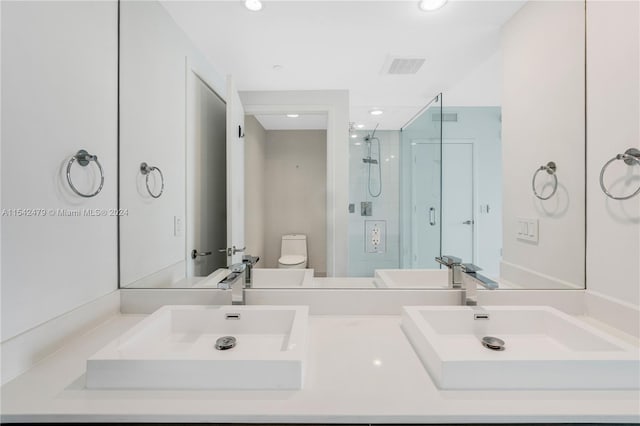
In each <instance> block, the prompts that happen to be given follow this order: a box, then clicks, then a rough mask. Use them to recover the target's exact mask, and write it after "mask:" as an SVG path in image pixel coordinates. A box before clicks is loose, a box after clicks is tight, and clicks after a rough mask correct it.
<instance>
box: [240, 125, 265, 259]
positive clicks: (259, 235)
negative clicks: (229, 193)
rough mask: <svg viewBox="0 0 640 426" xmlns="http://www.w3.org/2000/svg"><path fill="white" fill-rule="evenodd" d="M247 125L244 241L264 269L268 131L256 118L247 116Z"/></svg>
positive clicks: (245, 142)
mask: <svg viewBox="0 0 640 426" xmlns="http://www.w3.org/2000/svg"><path fill="white" fill-rule="evenodd" d="M245 126H246V128H245V138H244V170H245V174H244V176H245V178H244V181H245V183H246V185H245V193H244V205H245V209H246V212H245V224H244V230H245V231H244V234H245V242H246V243H247V253H248V254H251V255H253V256H260V258H261V260H260V262H258V263H257V264H256V268H265V267H266V266H265V261H266V259H265V257H264V256H265V248H264V232H265V227H264V224H265V217H264V215H265V211H264V208H265V204H264V198H265V194H264V190H265V176H264V169H265V162H264V158H265V157H264V156H265V153H264V150H265V144H266V142H267V132H266V131H265V130H264V128H263V127H262V125H261V124H260V122H258V120H257V119H256V118H255V117H254V116H253V115H248V116H247V117H246V118H245Z"/></svg>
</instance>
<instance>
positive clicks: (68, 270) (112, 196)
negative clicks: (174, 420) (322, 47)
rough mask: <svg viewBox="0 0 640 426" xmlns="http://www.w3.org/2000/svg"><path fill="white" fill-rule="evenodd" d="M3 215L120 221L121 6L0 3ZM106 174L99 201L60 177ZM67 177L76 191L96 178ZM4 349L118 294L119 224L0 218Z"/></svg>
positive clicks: (90, 176) (84, 3) (87, 3)
mask: <svg viewBox="0 0 640 426" xmlns="http://www.w3.org/2000/svg"><path fill="white" fill-rule="evenodd" d="M1 7H2V124H3V126H2V208H3V209H20V208H22V209H25V208H37V209H45V211H48V210H49V209H69V210H75V209H85V208H86V209H115V207H116V197H117V193H116V190H117V188H116V183H117V157H116V156H117V152H116V149H117V139H116V138H117V134H116V131H117V130H116V129H117V127H116V126H117V116H116V114H117V86H116V83H117V59H118V58H117V4H116V2H113V1H105V2H2V4H1ZM81 148H84V149H86V150H88V151H89V152H90V153H92V154H95V155H97V156H98V159H99V161H100V162H101V163H102V167H103V168H104V174H105V183H104V188H103V190H102V192H101V193H100V194H99V195H97V196H96V197H94V198H90V199H84V198H80V197H78V196H76V195H74V194H73V193H72V192H71V190H70V189H69V187H68V185H67V183H66V179H65V178H64V173H63V169H64V168H65V167H66V164H67V161H68V159H69V158H70V157H71V156H72V155H73V154H75V153H76V151H77V150H79V149H81ZM94 170H95V169H94V166H93V165H92V166H91V170H85V169H83V170H80V168H78V167H77V165H75V166H74V169H73V176H74V179H75V180H76V182H77V186H78V187H79V189H81V190H83V191H90V190H91V184H92V183H93V184H95V181H94V180H95V179H96V176H95V175H92V171H94ZM2 231H3V233H2V341H3V342H4V341H6V340H7V339H9V338H11V337H13V336H16V335H18V334H19V333H21V332H23V331H25V330H28V329H30V328H32V327H35V326H37V325H39V324H41V323H43V322H45V321H47V320H50V319H52V318H54V317H56V316H59V315H61V314H63V313H65V312H67V311H70V310H72V309H74V308H77V307H78V306H80V305H83V304H86V303H88V302H90V301H92V300H94V299H96V298H98V297H100V296H102V295H105V294H107V293H109V292H111V291H114V290H115V289H116V288H117V263H116V261H117V259H116V256H117V229H116V217H115V216H111V215H107V216H103V217H91V216H81V217H55V216H52V215H51V214H50V213H47V215H46V217H7V216H3V217H2Z"/></svg>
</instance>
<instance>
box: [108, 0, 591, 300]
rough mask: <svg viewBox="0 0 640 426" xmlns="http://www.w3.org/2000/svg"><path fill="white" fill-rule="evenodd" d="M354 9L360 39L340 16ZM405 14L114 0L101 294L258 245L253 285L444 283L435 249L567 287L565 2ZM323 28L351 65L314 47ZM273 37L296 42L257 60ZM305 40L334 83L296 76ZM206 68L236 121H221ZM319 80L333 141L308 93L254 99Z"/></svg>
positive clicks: (571, 31)
mask: <svg viewBox="0 0 640 426" xmlns="http://www.w3.org/2000/svg"><path fill="white" fill-rule="evenodd" d="M363 8H364V9H366V10H367V11H368V12H367V19H366V20H367V22H368V26H369V28H370V30H371V31H374V30H375V31H376V34H375V37H378V38H379V40H377V41H374V42H370V43H369V42H367V40H366V39H365V38H363V32H362V31H359V30H358V29H357V28H355V29H354V28H347V27H348V23H349V22H357V21H359V20H362V19H363V16H362V15H361V13H362V10H363ZM358 11H360V12H358ZM424 13H425V12H422V11H420V10H419V9H418V7H417V2H377V1H372V2H358V1H354V2H349V1H347V2H322V1H317V2H285V1H283V2H269V4H267V5H266V6H265V10H263V11H261V12H259V13H256V12H250V11H247V10H246V9H245V8H244V6H243V2H239V1H238V2H220V1H210V2H207V1H199V2H190V1H186V2H185V1H180V2H170V1H169V2H164V1H161V2H155V1H150V2H146V1H144V2H142V1H126V0H122V1H121V2H120V151H119V156H120V158H119V161H120V166H119V170H120V179H119V184H120V186H119V197H120V201H119V202H120V208H121V209H125V210H126V211H127V213H128V214H127V215H126V216H123V217H121V218H120V286H121V288H149V287H150V288H202V287H208V286H211V285H212V284H211V283H212V282H216V279H217V278H218V277H223V274H224V273H223V272H221V271H220V269H221V268H225V267H227V266H228V265H231V264H232V263H236V262H239V261H242V256H243V255H249V254H251V255H254V256H259V257H260V260H259V261H258V263H257V264H256V265H255V268H254V273H253V280H254V282H253V286H254V287H255V288H271V287H273V288H302V289H314V288H370V289H373V288H378V289H389V288H412V289H443V288H447V287H448V282H447V271H446V270H445V269H441V268H442V266H441V265H440V264H439V263H438V262H436V260H435V259H436V257H438V256H442V255H452V256H456V257H459V258H461V259H462V261H463V262H465V263H472V264H474V265H476V266H478V267H480V268H482V272H481V273H483V274H485V275H486V276H488V277H490V278H492V279H494V280H495V281H497V282H498V283H499V288H501V289H582V288H584V285H585V223H586V221H585V142H586V141H585V126H586V123H585V61H586V57H585V50H586V49H585V4H584V3H583V2H573V1H566V2H565V1H562V2H539V1H510V2H502V1H495V2H494V1H486V2H484V1H480V2H478V1H469V2H466V1H457V2H450V3H449V4H447V5H446V6H445V7H443V8H442V9H440V10H438V11H435V12H431V14H428V15H425V14H424ZM311 16H313V17H314V18H313V19H311V18H310V17H311ZM328 20H329V21H328ZM300 22H307V24H308V25H301V24H300ZM328 22H332V24H331V25H329V24H328ZM343 25H344V26H345V28H342V26H343ZM269 28H272V29H273V28H281V30H278V31H275V30H274V31H271V30H269ZM322 28H324V30H321V29H322ZM327 28H333V29H334V30H335V32H336V34H340V38H341V43H342V44H343V45H345V46H352V47H353V48H352V49H351V50H352V51H353V52H354V53H353V58H347V57H345V56H344V54H343V52H344V51H343V50H339V49H338V48H337V47H336V50H335V52H333V51H332V50H331V49H330V46H331V41H332V38H333V37H332V36H329V35H327V34H326V31H327ZM398 28H403V31H398ZM284 30H286V31H289V33H291V34H294V33H295V34H297V37H298V38H299V39H300V40H302V41H305V42H309V43H312V42H314V43H316V44H314V45H313V46H311V45H310V46H311V47H308V49H309V50H310V52H307V51H306V50H305V51H302V50H300V46H299V45H298V44H296V43H294V42H289V41H282V40H281V41H282V45H281V47H280V48H279V49H276V50H277V53H278V55H279V56H278V57H273V58H271V57H269V58H267V57H266V56H267V53H274V52H275V51H272V50H269V49H267V48H266V47H265V46H267V45H276V44H278V42H277V40H275V39H274V40H272V38H274V37H275V38H276V39H277V38H278V37H279V36H278V34H280V31H284ZM238 32H242V34H238ZM257 39H260V40H261V42H260V43H257V42H256V46H253V45H252V44H251V43H250V42H249V41H250V40H257ZM376 42H379V45H378V47H377V48H376V47H375V46H373V44H375V43H376ZM367 43H369V44H367ZM365 44H366V46H365V47H362V49H360V50H362V51H363V52H365V53H362V54H360V53H357V52H358V50H359V48H358V46H364V45H365ZM313 49H316V50H315V54H316V55H317V56H319V57H320V58H322V60H323V61H324V62H325V63H327V64H331V67H332V70H333V71H332V73H333V74H332V78H333V80H331V79H329V80H327V81H333V82H334V83H333V84H336V85H334V86H329V87H323V86H322V84H321V83H318V84H315V83H313V84H312V83H305V82H309V81H310V79H309V77H310V76H309V75H307V74H310V73H311V72H312V71H311V70H310V68H309V67H307V66H305V58H307V57H308V56H309V55H313ZM377 49H381V50H380V51H378V50H377ZM402 52H405V53H404V55H396V54H397V53H402ZM274 54H275V53H274ZM391 54H393V55H391ZM359 55H362V56H359ZM396 56H400V57H396ZM309 57H310V56H309ZM350 61H354V63H352V65H349V64H350V63H351V62H350ZM358 61H359V62H362V61H364V62H366V63H367V67H369V68H372V67H373V68H375V70H373V71H372V75H373V76H370V75H369V74H367V73H364V72H363V73H362V75H358V74H357V70H358V69H359V68H358V65H356V64H355V62H358ZM266 64H269V65H268V67H267V66H266ZM226 74H231V75H233V78H234V81H235V84H236V87H237V90H238V91H239V92H240V95H239V98H240V99H242V101H243V102H242V103H243V107H244V108H245V110H246V112H247V115H246V116H244V118H242V119H240V118H239V119H238V121H230V116H232V115H234V114H235V115H237V114H238V111H241V110H242V108H241V107H239V106H238V105H239V103H238V100H236V98H237V96H236V97H234V96H235V95H234V93H235V92H233V90H234V89H233V85H230V84H229V83H228V82H227V81H226V77H223V76H225V75H226ZM325 74H326V73H325ZM316 80H319V81H320V82H322V81H324V80H322V79H320V78H317V79H316ZM356 80H357V85H355V84H354V87H345V86H344V85H340V86H337V84H338V83H335V82H336V81H337V82H345V83H344V84H348V82H349V81H356ZM381 82H382V83H383V84H381ZM327 84H328V83H327ZM367 85H368V86H367ZM332 89H348V90H349V102H350V104H351V105H350V107H349V111H348V117H345V119H346V122H350V123H351V124H350V125H349V126H348V128H345V129H340V132H341V133H340V132H337V131H336V129H335V125H336V124H335V123H337V122H340V120H339V117H338V118H336V114H337V113H336V110H332V109H331V108H325V107H326V105H319V104H316V105H314V104H313V103H312V104H303V103H302V102H301V103H299V104H296V103H295V102H289V101H284V100H283V101H282V102H280V105H279V106H274V105H270V104H268V102H266V101H264V99H270V97H269V96H265V97H261V96H259V94H260V93H261V92H263V91H264V92H265V93H267V91H268V92H270V93H276V91H282V92H284V91H288V95H287V96H291V97H289V98H287V99H297V98H295V97H292V95H291V93H294V92H295V91H305V90H316V91H321V90H332ZM301 93H302V92H301ZM394 96H395V97H394ZM402 96H404V98H403V97H402ZM271 98H272V97H271ZM298 98H304V96H299V97H298ZM403 99H406V103H403ZM232 104H233V105H234V106H235V109H231V105H232ZM375 108H379V109H380V110H381V111H382V113H383V115H382V116H376V115H374V114H375V111H374V109H375ZM240 114H244V113H240ZM238 123H239V124H238ZM332 126H333V127H332ZM345 127H347V126H345ZM335 135H340V137H337V138H336V136H335ZM347 146H348V148H346V147H347ZM337 147H341V148H340V149H338V148H337ZM344 155H348V159H345V158H343V157H344ZM337 169H339V170H338V172H336V170H337ZM335 188H345V189H348V191H346V190H345V194H348V200H343V199H337V198H335V194H334V193H335V192H336V191H335ZM234 197H235V198H234ZM345 197H347V195H345ZM345 201H346V202H345ZM338 222H339V223H343V224H344V229H345V230H346V232H344V233H339V234H337V233H336V232H335V229H337V228H336V227H337V225H336V224H337V223H338ZM338 245H339V246H340V247H344V248H345V249H344V250H343V251H340V250H338V249H336V247H337V246H338ZM343 252H344V254H341V253H343ZM336 258H338V260H336ZM336 263H339V264H341V265H343V267H340V268H336V267H335V264H336ZM338 270H340V271H342V272H340V273H337V272H336V271H338ZM217 274H222V275H217ZM212 280H213V281H212Z"/></svg>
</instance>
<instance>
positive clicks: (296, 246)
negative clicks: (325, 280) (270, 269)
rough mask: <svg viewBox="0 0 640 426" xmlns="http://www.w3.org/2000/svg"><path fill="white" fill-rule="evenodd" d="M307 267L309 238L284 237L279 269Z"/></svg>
mask: <svg viewBox="0 0 640 426" xmlns="http://www.w3.org/2000/svg"><path fill="white" fill-rule="evenodd" d="M306 267H307V236H306V235H302V234H292V235H283V236H282V245H281V247H280V259H278V268H283V269H305V268H306Z"/></svg>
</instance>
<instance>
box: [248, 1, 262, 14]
mask: <svg viewBox="0 0 640 426" xmlns="http://www.w3.org/2000/svg"><path fill="white" fill-rule="evenodd" d="M244 7H246V8H247V9H249V10H250V11H252V12H257V11H259V10H260V9H262V2H261V1H260V0H245V1H244Z"/></svg>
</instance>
